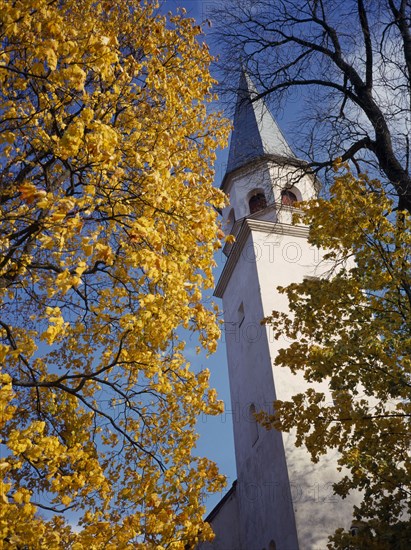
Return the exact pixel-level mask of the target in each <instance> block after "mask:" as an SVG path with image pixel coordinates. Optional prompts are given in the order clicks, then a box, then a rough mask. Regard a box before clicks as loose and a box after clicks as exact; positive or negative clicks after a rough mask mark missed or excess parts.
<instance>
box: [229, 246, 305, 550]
mask: <svg viewBox="0 0 411 550" xmlns="http://www.w3.org/2000/svg"><path fill="white" fill-rule="evenodd" d="M253 250H254V247H253V241H252V237H251V235H250V236H249V239H248V241H247V242H246V244H245V246H244V248H243V251H242V253H241V255H240V256H239V258H238V262H237V266H236V268H235V270H234V272H233V274H232V276H231V278H230V281H229V283H228V285H227V288H226V291H225V294H224V300H223V308H224V316H225V322H226V325H225V326H226V330H225V339H226V343H227V354H228V368H229V377H230V391H231V401H232V403H231V413H232V416H233V428H234V441H235V451H236V463H237V473H238V485H237V493H238V502H239V517H240V537H241V546H240V547H239V549H238V550H241V549H244V550H262V549H263V548H266V547H267V546H268V543H269V541H270V540H271V539H274V540H275V541H276V544H277V549H278V550H296V549H297V548H298V542H297V536H296V530H295V523H294V514H293V508H292V499H291V493H290V487H289V480H288V474H287V467H286V461H285V454H284V448H283V443H282V436H281V434H279V433H277V432H275V431H269V432H268V431H265V430H264V429H262V428H261V427H259V428H258V430H259V437H258V439H257V441H256V442H255V443H254V445H253V437H252V432H253V430H252V429H251V425H250V418H249V407H250V404H251V403H254V404H255V406H256V408H257V409H259V408H261V407H262V406H266V407H270V406H271V404H272V402H273V400H274V396H275V391H274V384H273V376H272V368H271V358H270V355H269V347H268V342H267V338H266V330H265V328H263V327H262V326H261V325H260V320H261V319H262V317H263V307H262V303H261V294H260V284H259V280H258V272H257V264H256V261H255V257H254V253H253ZM241 303H243V305H244V313H245V317H244V321H243V323H242V325H241V326H239V325H238V308H239V306H240V304H241Z"/></svg>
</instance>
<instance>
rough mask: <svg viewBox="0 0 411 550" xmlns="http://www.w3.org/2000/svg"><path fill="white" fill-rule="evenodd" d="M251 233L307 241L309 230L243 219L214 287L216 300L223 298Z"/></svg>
mask: <svg viewBox="0 0 411 550" xmlns="http://www.w3.org/2000/svg"><path fill="white" fill-rule="evenodd" d="M252 231H255V232H258V233H266V234H274V235H289V236H292V237H297V238H303V239H307V238H308V232H309V228H308V227H306V226H301V225H292V224H287V223H280V222H270V221H266V220H256V219H253V218H245V219H244V221H243V223H242V226H241V228H240V230H239V232H238V233H237V237H236V241H235V243H234V245H233V247H232V249H231V252H230V255H229V256H228V258H227V261H226V264H225V266H224V268H223V271H222V273H221V275H220V278H219V280H218V283H217V285H216V287H215V290H214V296H216V297H217V298H222V297H223V295H224V292H225V289H226V288H227V285H228V282H229V280H230V278H231V275H232V274H233V271H234V268H235V266H236V265H237V262H238V259H239V258H240V256H241V253H242V251H243V249H244V246H245V244H246V242H247V239H248V237H249V236H250V235H251V233H252Z"/></svg>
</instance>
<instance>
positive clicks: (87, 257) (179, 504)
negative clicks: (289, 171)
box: [0, 0, 227, 550]
mask: <svg viewBox="0 0 411 550" xmlns="http://www.w3.org/2000/svg"><path fill="white" fill-rule="evenodd" d="M156 8H157V6H156V5H155V4H154V3H152V2H147V3H140V2H138V1H136V0H121V1H120V0H108V1H101V2H94V1H91V0H80V1H79V0H75V1H74V0H67V1H64V2H47V1H45V0H36V2H33V1H32V0H21V1H19V2H10V1H7V0H3V1H1V2H0V32H1V51H0V78H1V91H0V148H1V163H0V220H1V226H0V249H1V260H0V361H1V367H2V368H1V375H0V376H1V390H0V398H1V433H2V440H1V456H2V458H1V459H0V474H1V481H0V482H1V484H2V485H1V487H2V491H1V499H2V505H1V507H0V546H5V547H7V548H23V547H29V548H33V549H34V548H68V547H70V548H72V549H73V550H78V549H80V548H86V547H87V548H96V549H97V548H103V547H104V548H107V549H108V548H113V549H114V548H115V549H116V550H118V549H123V548H124V549H125V548H130V549H131V548H133V549H135V548H148V547H153V548H154V547H155V548H163V547H164V548H166V547H167V548H186V547H192V546H193V545H194V544H195V543H196V541H198V540H199V539H200V540H202V539H207V538H208V537H209V536H210V530H209V527H208V526H207V525H206V524H204V523H203V521H202V514H203V512H204V510H203V507H202V505H201V498H202V495H203V494H204V491H205V490H207V491H210V490H211V491H213V490H218V489H220V488H221V485H222V483H223V480H222V478H221V476H219V475H218V472H217V471H216V467H215V465H214V464H213V463H210V462H209V461H208V460H206V459H204V458H197V457H195V456H193V452H192V451H193V447H194V445H195V440H196V436H195V429H194V427H195V420H196V416H197V415H198V414H199V413H200V412H204V413H207V414H216V413H218V412H219V411H220V410H221V404H220V403H219V402H218V401H217V400H216V395H215V392H214V391H213V390H210V389H209V388H208V372H207V371H201V372H198V373H197V374H195V373H194V372H193V371H192V370H191V369H190V365H189V364H188V363H187V361H186V360H185V359H184V355H183V351H184V343H183V342H181V341H180V340H179V339H178V337H177V335H176V329H177V328H178V327H179V326H184V327H185V328H187V329H190V330H196V331H198V334H199V339H200V343H201V345H202V346H203V347H204V348H205V349H207V350H208V351H210V352H211V351H213V350H214V348H215V345H216V339H217V338H218V335H219V329H218V325H217V324H216V321H215V312H214V311H212V310H208V309H206V308H205V307H204V305H203V304H202V303H201V289H202V288H203V287H209V286H210V285H211V284H212V276H211V268H212V265H213V251H214V250H215V248H216V247H218V246H219V241H218V227H217V223H216V212H215V208H218V207H220V206H222V205H223V203H224V198H223V196H222V194H221V193H220V192H219V191H218V190H216V189H214V188H213V187H212V184H211V182H212V179H213V178H212V176H213V172H212V162H213V160H214V159H215V149H216V147H217V146H218V145H221V144H224V142H225V139H226V133H227V130H226V126H225V122H224V121H223V120H222V119H221V117H220V116H219V115H218V114H207V112H206V106H205V102H206V101H210V100H211V99H212V98H213V96H212V93H211V87H212V85H213V80H212V79H211V77H210V75H209V72H208V66H209V63H210V60H211V58H210V55H209V53H208V50H207V48H206V46H205V45H204V44H202V43H201V40H199V39H198V35H199V33H200V29H199V28H198V27H196V26H195V25H194V23H193V21H191V20H189V19H186V18H184V16H183V15H171V14H169V15H168V16H162V15H160V14H158V13H157V12H156ZM39 510H40V511H41V510H47V515H46V516H44V515H42V514H41V513H39ZM67 514H68V516H67ZM67 517H68V518H69V519H70V520H72V519H73V518H75V520H76V521H77V520H78V522H79V525H80V527H79V529H76V530H73V529H72V528H71V527H70V524H69V523H67V521H66V519H67ZM65 518H66V519H65ZM185 545H186V546H185Z"/></svg>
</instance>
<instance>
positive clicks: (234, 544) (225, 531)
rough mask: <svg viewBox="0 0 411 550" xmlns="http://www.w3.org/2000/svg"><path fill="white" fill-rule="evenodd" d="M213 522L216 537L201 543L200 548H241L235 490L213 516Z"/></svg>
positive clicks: (224, 549) (216, 549)
mask: <svg viewBox="0 0 411 550" xmlns="http://www.w3.org/2000/svg"><path fill="white" fill-rule="evenodd" d="M211 524H212V526H213V529H214V532H215V534H216V537H215V539H214V540H213V542H212V543H209V542H204V543H202V544H200V545H199V550H240V548H241V542H240V533H239V518H238V499H237V494H236V491H235V490H234V491H232V492H231V494H230V495H229V496H228V498H226V499H225V501H224V503H223V504H222V506H221V507H220V508H219V509H218V513H216V515H215V516H213V518H212V520H211Z"/></svg>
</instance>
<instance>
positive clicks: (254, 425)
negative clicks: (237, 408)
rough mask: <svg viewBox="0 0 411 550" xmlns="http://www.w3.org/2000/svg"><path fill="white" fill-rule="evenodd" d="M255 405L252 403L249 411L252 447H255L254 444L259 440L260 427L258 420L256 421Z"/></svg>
mask: <svg viewBox="0 0 411 550" xmlns="http://www.w3.org/2000/svg"><path fill="white" fill-rule="evenodd" d="M255 413H256V409H255V405H254V403H252V404H251V405H250V408H249V409H248V420H249V422H250V435H251V445H254V443H255V442H256V441H257V439H258V425H257V420H256V419H255V416H254V415H255Z"/></svg>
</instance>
